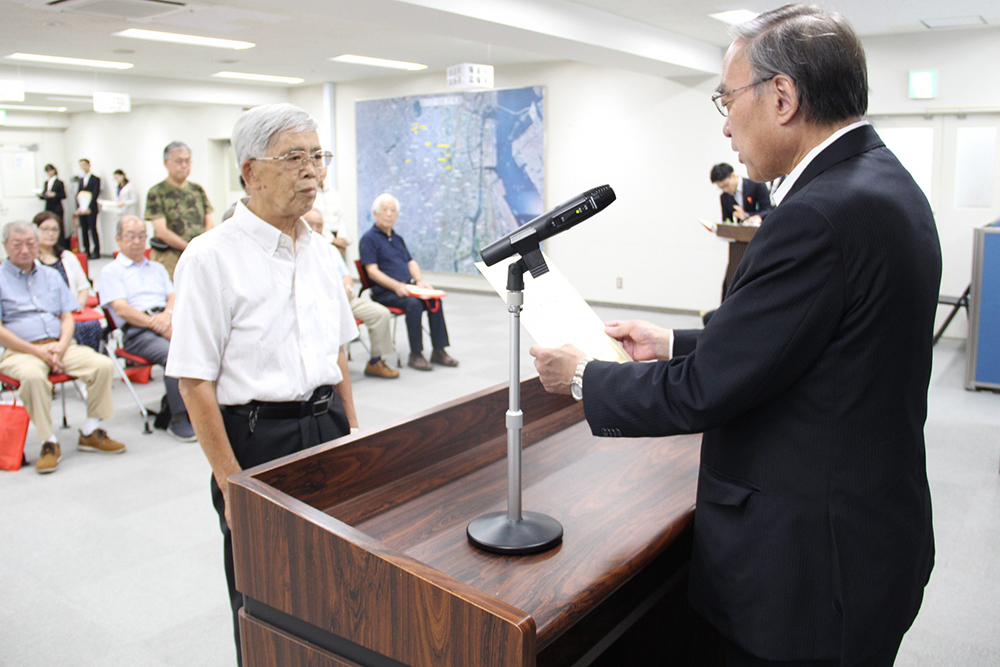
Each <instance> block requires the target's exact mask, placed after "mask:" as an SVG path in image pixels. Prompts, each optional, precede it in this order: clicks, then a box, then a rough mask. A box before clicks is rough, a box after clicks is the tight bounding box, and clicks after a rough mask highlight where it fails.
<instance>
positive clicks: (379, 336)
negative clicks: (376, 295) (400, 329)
mask: <svg viewBox="0 0 1000 667" xmlns="http://www.w3.org/2000/svg"><path fill="white" fill-rule="evenodd" d="M351 312H352V313H353V314H354V317H356V318H358V319H359V320H361V321H362V322H364V324H365V326H366V327H368V338H369V339H370V340H371V342H372V357H384V356H387V355H390V354H392V353H393V352H395V350H394V349H393V347H392V335H391V334H390V332H389V323H390V322H391V321H392V313H390V312H389V309H388V308H386V307H385V306H383V305H382V304H380V303H375V302H374V301H370V300H368V299H362V298H360V297H354V298H352V299H351Z"/></svg>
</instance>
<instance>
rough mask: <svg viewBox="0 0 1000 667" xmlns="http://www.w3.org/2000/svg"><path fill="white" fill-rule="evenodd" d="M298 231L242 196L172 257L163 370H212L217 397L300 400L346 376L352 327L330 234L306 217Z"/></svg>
mask: <svg viewBox="0 0 1000 667" xmlns="http://www.w3.org/2000/svg"><path fill="white" fill-rule="evenodd" d="M296 224H297V227H296V236H297V240H296V241H294V242H293V241H292V238H291V237H290V236H288V235H287V234H283V233H281V232H280V231H278V229H277V228H275V227H274V226H272V225H270V224H268V223H266V222H264V221H263V220H261V219H260V218H258V217H257V216H256V215H254V214H253V213H251V212H250V210H249V209H248V208H247V207H246V206H245V205H244V204H243V202H239V203H238V204H237V206H236V212H235V213H234V214H233V217H232V218H230V220H229V221H228V222H226V224H224V225H219V226H218V227H216V228H214V229H211V230H209V231H207V232H205V233H204V234H202V235H200V236H198V237H196V238H195V239H193V240H192V241H191V242H190V244H189V245H188V247H187V249H186V250H185V251H184V254H183V255H181V259H180V261H179V262H178V264H177V270H176V272H175V273H174V283H175V287H176V289H177V298H176V301H175V303H174V317H173V335H172V338H171V342H170V355H169V357H168V359H167V370H166V372H167V375H169V376H171V377H177V378H180V377H189V378H196V379H200V380H211V381H214V382H215V383H216V398H217V400H218V401H219V404H220V405H243V404H245V403H249V402H250V401H253V400H257V401H301V400H305V399H307V398H308V397H309V396H310V395H311V394H312V392H313V390H315V389H316V387H319V386H322V385H336V384H339V383H340V382H341V380H342V379H343V376H342V374H341V372H340V367H339V366H338V365H337V360H338V356H339V353H340V347H341V346H342V345H345V344H347V343H348V342H350V341H351V340H353V339H354V338H355V337H357V335H358V327H357V324H355V322H354V317H353V316H352V315H351V309H350V306H349V304H348V303H347V299H346V295H345V294H344V289H343V286H342V282H341V279H340V276H339V275H338V273H337V269H336V267H335V266H334V263H333V258H332V257H331V255H330V253H329V251H328V249H327V247H326V245H327V244H326V243H325V242H324V241H323V239H322V237H320V235H319V234H316V233H314V232H312V231H311V230H310V229H309V226H308V225H307V224H306V223H305V221H303V220H301V219H300V220H299V221H298V222H297V223H296Z"/></svg>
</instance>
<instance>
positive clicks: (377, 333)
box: [302, 208, 399, 378]
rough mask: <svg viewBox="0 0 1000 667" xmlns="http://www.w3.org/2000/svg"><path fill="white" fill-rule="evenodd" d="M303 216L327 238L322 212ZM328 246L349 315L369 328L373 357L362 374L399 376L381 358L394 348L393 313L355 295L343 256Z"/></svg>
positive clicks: (352, 282) (384, 376)
mask: <svg viewBox="0 0 1000 667" xmlns="http://www.w3.org/2000/svg"><path fill="white" fill-rule="evenodd" d="M302 218H303V219H304V220H305V221H306V222H307V223H309V226H310V227H312V230H313V231H314V232H316V233H317V234H319V235H320V236H323V237H324V239H325V238H326V237H325V236H324V235H323V231H324V230H323V226H324V225H323V214H322V213H320V211H319V210H318V209H315V208H314V209H313V210H311V211H309V212H308V213H306V214H305V215H304V216H302ZM330 249H331V251H332V254H333V256H334V257H333V261H334V263H335V264H336V265H337V271H338V272H339V273H340V277H341V278H342V279H343V281H344V289H345V290H347V298H348V300H349V301H350V305H351V314H353V315H354V317H356V318H358V319H359V320H361V321H362V322H364V323H365V326H366V327H368V339H369V340H370V341H371V345H372V347H371V355H372V356H371V359H370V360H369V361H368V364H367V365H366V366H365V375H367V376H369V377H378V378H397V377H399V371H397V370H395V369H393V368H389V366H387V365H386V363H385V360H384V359H383V357H384V356H385V355H387V354H389V353H390V352H392V351H393V350H392V335H391V334H390V332H389V323H390V322H391V321H392V315H391V314H390V313H389V310H388V309H387V308H386V307H385V306H383V305H382V304H379V303H375V302H374V301H370V300H368V299H362V298H360V297H357V296H354V281H353V280H352V279H351V273H350V271H349V270H348V268H347V264H346V263H345V262H344V258H343V257H341V255H340V252H338V250H339V248H335V247H334V246H333V245H331V246H330Z"/></svg>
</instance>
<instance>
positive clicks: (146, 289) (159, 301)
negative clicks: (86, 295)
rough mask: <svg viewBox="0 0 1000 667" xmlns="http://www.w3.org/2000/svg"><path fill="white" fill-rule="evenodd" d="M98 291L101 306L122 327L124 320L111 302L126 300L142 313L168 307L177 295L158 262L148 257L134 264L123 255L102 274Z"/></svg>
mask: <svg viewBox="0 0 1000 667" xmlns="http://www.w3.org/2000/svg"><path fill="white" fill-rule="evenodd" d="M97 291H98V293H99V294H100V295H101V305H102V306H105V307H107V308H109V309H110V310H111V317H113V318H114V320H115V325H116V326H119V327H121V326H122V325H123V324H125V320H124V319H122V318H121V316H120V315H118V313H116V312H115V309H114V308H111V302H112V301H117V300H118V299H125V302H126V303H128V305H130V306H132V307H133V308H135V309H136V310H139V311H142V312H145V311H147V310H150V309H151V308H163V307H164V306H166V305H167V297H168V296H169V295H171V294H173V293H174V284H173V283H172V282H170V276H169V275H168V274H167V270H166V269H165V268H164V267H163V265H162V264H160V263H159V262H151V261H149V260H148V259H146V258H145V257H143V258H142V261H141V262H133V261H132V260H131V259H129V258H128V257H126V256H125V253H123V252H120V253H118V257H116V258H115V261H113V262H111V263H110V264H108V265H107V266H105V267H104V268H103V269H102V270H101V277H100V280H99V281H98V286H97Z"/></svg>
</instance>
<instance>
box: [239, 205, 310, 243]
mask: <svg viewBox="0 0 1000 667" xmlns="http://www.w3.org/2000/svg"><path fill="white" fill-rule="evenodd" d="M237 212H238V213H239V214H240V215H239V217H240V220H241V226H242V228H243V230H244V231H245V232H246V234H247V235H248V236H249V237H250V238H252V239H253V240H254V241H256V242H257V243H258V244H259V245H260V247H261V248H263V249H264V252H266V253H267V254H268V255H273V254H274V253H275V252H277V250H278V248H279V247H281V243H282V237H285V239H288V240H287V241H286V243H290V242H291V237H290V236H288V234H285V233H284V232H282V231H281V230H279V229H278V228H277V227H275V226H274V225H272V224H271V223H269V222H265V221H264V220H263V219H262V218H260V217H258V216H257V214H256V213H254V212H253V211H251V210H250V209H249V208H247V206H246V204H245V203H243V200H242V199H241V200H240V201H238V202H236V211H235V212H234V213H233V217H234V218H235V217H236V213H237ZM311 231H312V229H311V228H310V227H309V225H308V224H307V223H306V221H305V220H303V219H302V218H299V219H298V220H296V221H295V236H296V238H298V239H302V236H303V235H304V234H305V235H308V233H309V232H311Z"/></svg>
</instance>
